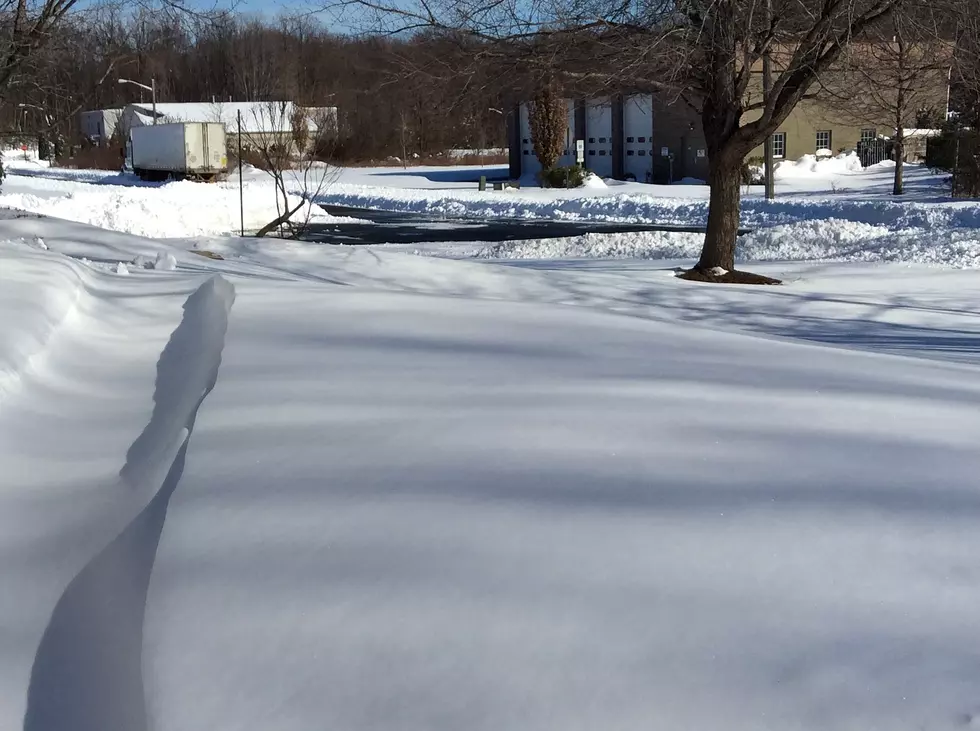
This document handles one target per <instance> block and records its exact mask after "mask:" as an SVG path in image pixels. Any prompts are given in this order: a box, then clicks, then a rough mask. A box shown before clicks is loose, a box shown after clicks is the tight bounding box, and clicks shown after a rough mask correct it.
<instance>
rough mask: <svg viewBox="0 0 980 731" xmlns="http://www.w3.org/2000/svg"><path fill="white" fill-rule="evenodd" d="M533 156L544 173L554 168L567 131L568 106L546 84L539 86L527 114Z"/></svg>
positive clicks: (553, 86)
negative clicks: (532, 144)
mask: <svg viewBox="0 0 980 731" xmlns="http://www.w3.org/2000/svg"><path fill="white" fill-rule="evenodd" d="M528 124H529V126H530V128H531V141H532V142H533V143H534V154H535V155H536V156H537V158H538V161H539V162H540V163H541V169H542V170H543V171H545V172H547V171H548V170H551V169H552V168H554V167H555V165H557V164H558V160H559V159H560V158H561V155H562V152H564V150H565V130H566V129H568V105H567V103H566V102H565V100H564V99H563V98H562V95H561V93H560V92H559V90H558V85H557V84H556V83H555V82H554V81H553V80H549V81H547V82H545V83H543V84H542V85H541V88H540V89H539V90H538V93H537V94H536V95H535V97H534V101H533V102H531V106H530V110H529V112H528Z"/></svg>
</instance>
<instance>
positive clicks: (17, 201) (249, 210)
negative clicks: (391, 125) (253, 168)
mask: <svg viewBox="0 0 980 731" xmlns="http://www.w3.org/2000/svg"><path fill="white" fill-rule="evenodd" d="M243 190H244V207H245V228H246V229H247V230H249V229H252V230H254V229H256V228H259V227H260V226H263V225H264V224H266V223H268V222H269V221H271V220H273V219H275V218H276V217H277V216H278V215H279V214H278V211H277V209H276V195H275V192H274V189H273V187H272V185H271V184H263V183H260V182H253V183H246V184H245V187H244V189H243ZM280 201H281V199H280ZM299 202H300V199H299V197H297V196H293V195H291V196H290V199H289V204H290V207H292V206H294V205H295V204H297V203H299ZM280 205H281V202H280ZM0 207H2V208H11V209H19V210H24V211H31V212H34V213H39V214H43V215H46V216H52V217H55V218H63V219H67V220H69V221H77V222H79V223H87V224H90V225H92V226H99V227H102V228H108V229H111V230H113V231H122V232H125V233H131V234H136V235H138V236H148V237H159V238H180V237H190V236H207V235H214V234H222V233H229V232H233V231H236V230H237V229H238V227H239V216H240V213H239V198H238V187H237V185H234V184H231V183H214V184H206V183H195V182H190V181H181V182H173V183H167V184H165V185H157V186H132V187H131V186H128V185H124V186H116V185H88V186H84V185H77V186H76V187H75V188H74V189H73V190H71V191H70V192H67V194H65V195H64V196H63V197H57V198H51V197H46V196H38V195H34V194H31V193H10V192H8V193H3V194H0ZM307 215H308V216H309V217H310V219H311V220H313V221H317V222H336V221H338V219H337V218H335V217H331V216H328V215H327V214H326V213H324V212H323V211H322V210H321V209H320V208H319V207H318V206H315V205H312V206H311V205H310V204H305V205H304V208H303V209H301V210H300V212H299V213H298V214H297V216H296V218H297V219H303V218H304V217H306V216H307ZM339 220H344V219H339Z"/></svg>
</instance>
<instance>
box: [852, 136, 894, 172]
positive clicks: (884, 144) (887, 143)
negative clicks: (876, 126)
mask: <svg viewBox="0 0 980 731" xmlns="http://www.w3.org/2000/svg"><path fill="white" fill-rule="evenodd" d="M857 154H858V157H860V158H861V165H862V167H866V168H868V167H871V166H872V165H877V164H878V163H879V162H882V161H883V160H890V159H891V158H892V142H891V140H884V139H881V138H880V137H879V138H877V139H873V140H863V141H861V142H859V143H858V146H857Z"/></svg>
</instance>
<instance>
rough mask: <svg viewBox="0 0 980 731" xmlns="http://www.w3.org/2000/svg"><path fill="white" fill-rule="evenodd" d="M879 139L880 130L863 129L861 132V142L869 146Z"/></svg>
mask: <svg viewBox="0 0 980 731" xmlns="http://www.w3.org/2000/svg"><path fill="white" fill-rule="evenodd" d="M876 139H878V130H876V129H862V130H861V142H863V143H864V144H868V143H869V142H874V141H875V140H876Z"/></svg>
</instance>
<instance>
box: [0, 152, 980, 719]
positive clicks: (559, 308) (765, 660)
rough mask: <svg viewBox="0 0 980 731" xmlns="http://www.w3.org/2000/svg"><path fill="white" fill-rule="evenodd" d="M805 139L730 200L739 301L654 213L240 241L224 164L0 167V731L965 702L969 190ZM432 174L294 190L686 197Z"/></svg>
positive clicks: (971, 709) (458, 208)
mask: <svg viewBox="0 0 980 731" xmlns="http://www.w3.org/2000/svg"><path fill="white" fill-rule="evenodd" d="M833 165H835V166H837V167H836V168H835V169H834V170H830V169H820V167H821V166H817V167H818V169H817V170H813V169H812V166H811V167H810V169H809V171H807V170H806V169H804V170H802V171H800V170H796V171H795V173H796V175H795V177H794V176H792V175H789V174H788V173H787V174H786V175H785V177H783V179H782V180H781V183H780V187H781V194H782V195H783V197H782V198H781V199H780V201H777V203H776V204H766V203H765V202H764V201H762V200H760V199H758V196H757V194H756V193H754V192H751V191H750V192H749V195H748V197H747V201H746V207H747V220H746V225H751V227H753V228H755V231H754V232H753V233H752V234H749V235H747V236H746V237H744V238H743V241H742V243H741V251H742V254H743V256H745V257H746V258H747V259H751V260H753V262H754V263H753V264H752V266H751V268H752V269H753V270H754V271H759V272H762V273H765V274H769V275H773V276H778V277H780V278H782V279H784V281H785V284H784V286H781V287H769V288H746V287H733V286H720V285H697V284H692V283H688V282H683V281H680V280H678V279H676V278H675V277H674V268H675V267H679V266H684V265H689V264H690V259H689V258H688V257H690V256H692V255H693V254H694V253H696V248H697V239H696V237H695V236H693V235H686V234H663V235H656V236H654V235H649V236H647V235H644V236H637V235H632V236H631V235H617V236H618V238H610V239H608V240H603V239H602V237H580V238H577V239H572V240H542V241H539V242H518V243H514V244H510V245H506V246H499V247H498V246H488V245H485V244H481V243H479V242H474V243H472V244H464V245H446V244H433V245H423V246H421V247H331V246H321V245H313V244H308V243H301V242H286V241H278V240H273V239H265V240H256V239H249V238H244V239H242V238H237V237H234V236H229V235H226V234H227V232H228V231H229V230H232V229H234V228H235V226H236V225H237V213H238V211H237V202H238V198H237V195H238V191H237V187H236V186H235V184H234V183H228V184H225V185H221V186H203V185H195V184H191V183H186V184H185V183H180V184H170V185H165V186H141V185H132V184H125V185H122V184H118V183H120V182H125V180H124V179H120V178H118V177H116V176H112V179H111V180H109V181H108V182H107V181H105V180H102V179H100V178H99V177H98V175H97V174H95V173H85V172H78V171H60V170H46V169H43V168H40V167H39V166H37V165H36V164H30V163H28V164H24V165H23V166H15V167H17V168H19V169H15V170H13V171H12V173H13V174H11V175H10V176H9V177H8V178H7V180H6V181H5V182H4V185H3V191H2V193H0V206H2V207H3V208H6V209H8V210H4V211H0V277H2V278H3V282H2V285H0V308H2V309H0V311H2V313H3V315H4V316H3V318H2V319H0V557H2V560H3V568H4V570H3V571H0V730H2V731H7V730H8V729H9V730H11V731H13V730H15V729H24V730H25V731H53V730H55V729H73V730H74V731H97V730H98V731H105V730H107V729H126V730H131V731H142V730H143V729H153V730H154V731H190V730H192V729H200V730H201V731H205V730H208V731H226V730H230V729H255V728H267V729H275V730H276V731H287V730H295V731H310V729H338V730H341V729H342V730H351V731H361V730H372V731H374V730H385V731H462V730H482V729H486V730H487V731H491V730H492V731H500V730H501V729H507V730H509V731H511V730H513V731H517V730H521V731H531V730H533V731H555V730H557V729H561V730H563V731H574V730H577V729H581V730H582V731H595V730H596V729H603V730H608V731H613V730H626V731H634V730H635V731H639V730H641V729H642V730H644V731H646V730H647V729H669V730H674V729H694V730H701V729H704V730H706V731H707V730H711V731H714V730H716V729H723V730H724V731H742V730H744V731H750V730H752V731H757V730H759V729H766V730H768V729H772V730H773V731H786V730H788V729H794V730H810V729H812V730H813V731H828V730H836V729H841V730H854V731H857V730H861V731H867V730H870V729H881V730H883V731H884V730H887V731H894V730H902V729H908V730H909V731H913V730H915V731H918V730H920V729H927V730H930V731H932V730H940V729H949V730H954V729H962V728H973V727H980V694H978V691H977V681H978V678H980V648H978V646H977V643H976V641H975V639H976V637H977V636H978V633H980V613H978V611H977V607H978V606H980V568H978V562H977V556H978V555H980V450H978V448H977V444H978V443H980V314H978V304H980V271H978V270H977V268H976V267H977V266H978V264H980V256H978V251H980V245H978V243H977V241H978V239H980V236H978V235H977V232H976V229H975V228H974V227H976V226H977V225H980V206H978V205H977V204H974V203H951V202H948V201H945V200H944V199H943V197H942V192H941V188H940V181H939V180H938V179H937V178H936V177H935V176H932V175H930V174H929V173H928V172H927V171H924V170H912V171H910V175H909V177H910V179H911V184H910V185H911V192H910V196H909V199H910V200H909V202H901V203H896V202H894V201H893V200H892V199H891V198H890V196H888V195H887V193H886V192H885V191H886V190H887V186H888V171H887V170H871V171H854V170H847V169H845V168H846V166H847V163H846V162H840V161H838V162H834V163H833ZM807 166H809V163H807V161H804V163H803V166H802V167H807ZM824 166H826V164H824ZM795 167H796V166H794V168H795ZM472 173H473V170H472V169H470V170H460V169H421V170H419V169H409V171H407V172H406V171H404V170H397V169H394V170H387V171H385V170H377V169H376V170H351V171H344V174H343V176H342V177H341V179H340V182H339V183H338V184H337V185H336V186H334V187H333V188H331V190H330V191H329V192H328V193H327V194H326V196H325V198H326V199H329V200H331V201H333V202H338V203H347V204H352V203H357V202H361V203H365V202H369V201H368V200H367V199H368V198H370V197H372V196H373V198H371V202H374V203H375V204H377V205H386V206H389V207H392V208H397V207H399V206H413V208H412V210H425V211H429V212H433V211H436V210H442V211H443V212H444V213H461V212H466V211H469V210H473V211H475V210H480V209H481V208H480V207H482V210H492V211H496V215H507V216H514V215H523V214H526V215H529V216H543V215H545V213H546V212H551V213H560V212H561V211H562V210H564V211H566V213H567V214H568V215H571V214H572V213H574V215H576V216H582V217H589V216H591V217H594V218H601V217H607V219H615V217H616V216H621V217H627V216H636V217H637V220H639V219H641V218H643V220H655V218H656V216H658V215H660V213H661V212H663V211H667V210H674V211H675V212H677V213H676V215H677V216H678V218H679V219H680V218H683V219H684V220H686V221H696V220H698V216H703V213H704V207H705V202H704V197H705V192H706V191H705V190H704V189H703V188H701V187H699V186H671V187H669V188H667V187H663V188H660V189H654V190H653V191H652V194H651V192H650V190H649V189H651V188H652V186H642V185H627V186H610V187H608V188H607V189H604V190H603V189H598V191H597V190H596V189H590V190H589V191H585V192H583V191H579V192H578V193H577V194H573V193H567V192H565V193H559V194H556V193H554V192H549V191H540V190H532V189H525V190H522V191H520V192H513V193H495V194H494V193H485V194H479V193H477V192H476V191H475V190H472V188H474V187H475V185H473V184H470V183H464V182H461V181H460V179H461V178H466V177H469V176H470V175H471V174H472ZM86 175H88V176H89V177H88V179H87V180H86V178H85V176H86ZM416 178H419V179H421V180H423V181H425V182H418V183H417V184H416V185H414V186H412V183H413V182H417V181H415V179H416ZM433 178H435V179H433ZM93 181H94V182H93ZM382 181H383V182H382ZM130 182H131V181H130ZM844 182H849V184H850V186H851V189H852V192H851V193H846V192H845V193H841V192H840V190H841V188H842V187H843V183H844ZM247 185H248V188H249V195H250V196H254V197H253V198H252V200H253V202H254V210H253V211H252V212H251V213H250V215H252V217H253V220H254V221H255V222H256V223H255V225H260V223H261V222H263V221H260V219H261V218H262V215H265V214H267V213H268V212H269V202H268V198H269V197H270V196H271V188H270V187H269V186H268V184H267V183H265V182H264V181H263V180H262V179H261V178H260V176H259V175H254V176H252V177H250V179H249V181H248V183H247ZM420 186H422V187H420ZM833 188H836V189H837V192H836V193H835V192H834V191H833ZM266 194H268V195H266ZM228 200H230V201H231V203H229V202H227V201H228ZM412 201H414V202H412ZM439 206H442V207H443V208H441V209H440V208H438V207H439ZM685 206H686V207H685ZM263 207H264V208H263ZM495 207H496V208H495ZM272 209H274V204H273V205H272ZM24 210H30V211H33V212H31V213H25V212H23V211H24ZM39 213H43V214H46V215H45V216H40V215H38V214H39ZM49 216H60V217H61V219H59V218H52V217H49ZM753 216H754V218H753ZM813 216H815V218H814V217H813ZM644 217H646V218H644ZM62 219H74V220H62ZM323 220H325V221H328V222H329V220H330V219H329V218H325V219H323ZM78 221H81V222H78ZM93 223H95V224H99V226H100V227H95V226H92V225H88V224H93ZM363 225H370V224H367V223H365V224H363ZM110 229H113V230H110ZM138 234H145V235H147V236H146V237H143V236H140V235H138ZM205 251H207V252H211V254H212V255H214V254H216V255H220V256H222V257H224V258H223V259H213V258H208V257H206V256H203V255H201V253H200V252H205ZM417 254H426V255H425V256H419V255H417ZM814 259H819V261H814ZM923 262H927V263H923Z"/></svg>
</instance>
